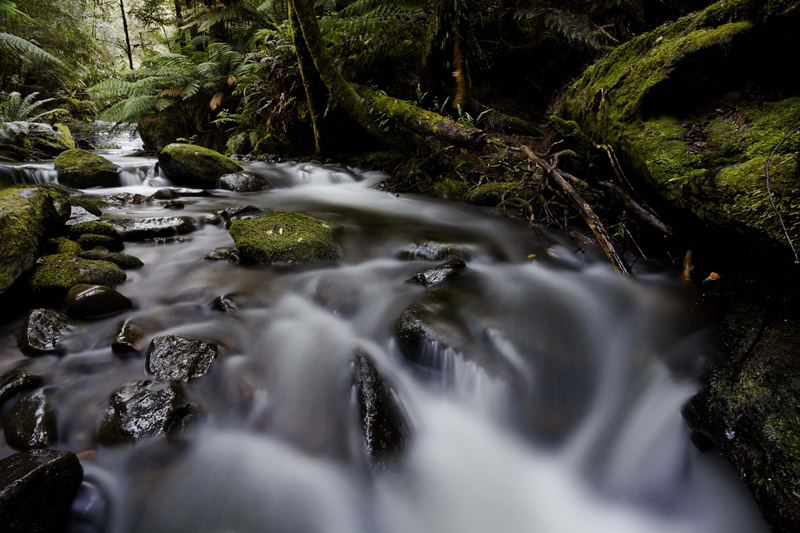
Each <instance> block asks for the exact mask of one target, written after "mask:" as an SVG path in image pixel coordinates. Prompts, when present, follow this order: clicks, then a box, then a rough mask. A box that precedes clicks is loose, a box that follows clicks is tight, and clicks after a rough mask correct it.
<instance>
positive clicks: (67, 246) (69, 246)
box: [44, 237, 83, 257]
mask: <svg viewBox="0 0 800 533" xmlns="http://www.w3.org/2000/svg"><path fill="white" fill-rule="evenodd" d="M44 251H45V254H47V255H58V254H67V255H71V256H73V257H78V256H79V255H81V253H82V252H83V250H82V249H81V247H80V246H78V243H76V242H72V241H71V240H69V239H67V238H66V237H57V238H55V239H47V241H46V242H45V245H44Z"/></svg>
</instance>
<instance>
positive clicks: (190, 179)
mask: <svg viewBox="0 0 800 533" xmlns="http://www.w3.org/2000/svg"><path fill="white" fill-rule="evenodd" d="M158 163H159V166H160V167H161V170H163V171H164V174H166V176H167V178H168V179H169V180H170V181H172V182H174V183H186V184H188V185H195V186H198V187H215V186H216V183H217V180H218V179H219V178H220V177H222V176H224V175H225V174H232V173H234V172H240V171H242V170H243V169H242V166H241V165H240V164H239V163H237V162H236V161H234V160H233V159H231V158H229V157H225V156H224V155H222V154H220V153H218V152H215V151H214V150H209V149H208V148H202V147H200V146H193V145H191V144H179V143H173V144H170V145H167V146H165V147H164V149H163V150H161V153H159V154H158Z"/></svg>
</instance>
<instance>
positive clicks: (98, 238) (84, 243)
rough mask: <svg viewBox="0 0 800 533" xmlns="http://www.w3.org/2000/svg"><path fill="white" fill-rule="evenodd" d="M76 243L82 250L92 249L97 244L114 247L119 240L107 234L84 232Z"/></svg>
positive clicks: (117, 244)
mask: <svg viewBox="0 0 800 533" xmlns="http://www.w3.org/2000/svg"><path fill="white" fill-rule="evenodd" d="M78 245H80V247H81V249H83V250H92V249H93V248H95V247H97V246H102V247H104V248H111V249H116V248H117V247H118V246H119V241H117V240H116V239H114V238H112V237H109V236H107V235H93V234H91V233H84V234H83V235H81V236H80V238H79V239H78Z"/></svg>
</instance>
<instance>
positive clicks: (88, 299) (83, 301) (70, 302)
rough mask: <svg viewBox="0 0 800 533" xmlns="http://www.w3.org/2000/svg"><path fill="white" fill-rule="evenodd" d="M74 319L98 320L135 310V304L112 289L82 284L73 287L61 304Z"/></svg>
mask: <svg viewBox="0 0 800 533" xmlns="http://www.w3.org/2000/svg"><path fill="white" fill-rule="evenodd" d="M61 305H62V307H63V309H64V312H65V313H67V315H68V316H71V317H73V318H97V317H101V316H107V315H113V314H114V313H118V312H120V311H125V310H126V309H131V308H133V302H132V301H130V299H128V298H127V297H126V296H123V295H122V294H120V293H118V292H117V291H115V290H114V289H112V288H111V287H106V286H103V285H87V284H80V285H75V286H74V287H72V288H71V289H70V290H69V292H68V293H67V295H66V296H65V297H64V302H63V303H62V304H61Z"/></svg>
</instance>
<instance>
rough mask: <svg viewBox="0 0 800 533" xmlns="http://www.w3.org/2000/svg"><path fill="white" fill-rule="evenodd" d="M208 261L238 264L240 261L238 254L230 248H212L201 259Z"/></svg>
mask: <svg viewBox="0 0 800 533" xmlns="http://www.w3.org/2000/svg"><path fill="white" fill-rule="evenodd" d="M203 259H206V260H208V261H231V262H233V263H238V262H239V260H240V257H239V252H237V251H236V250H234V249H232V248H214V249H213V250H211V251H210V252H208V253H207V254H206V256H205V257H204V258H203Z"/></svg>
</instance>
